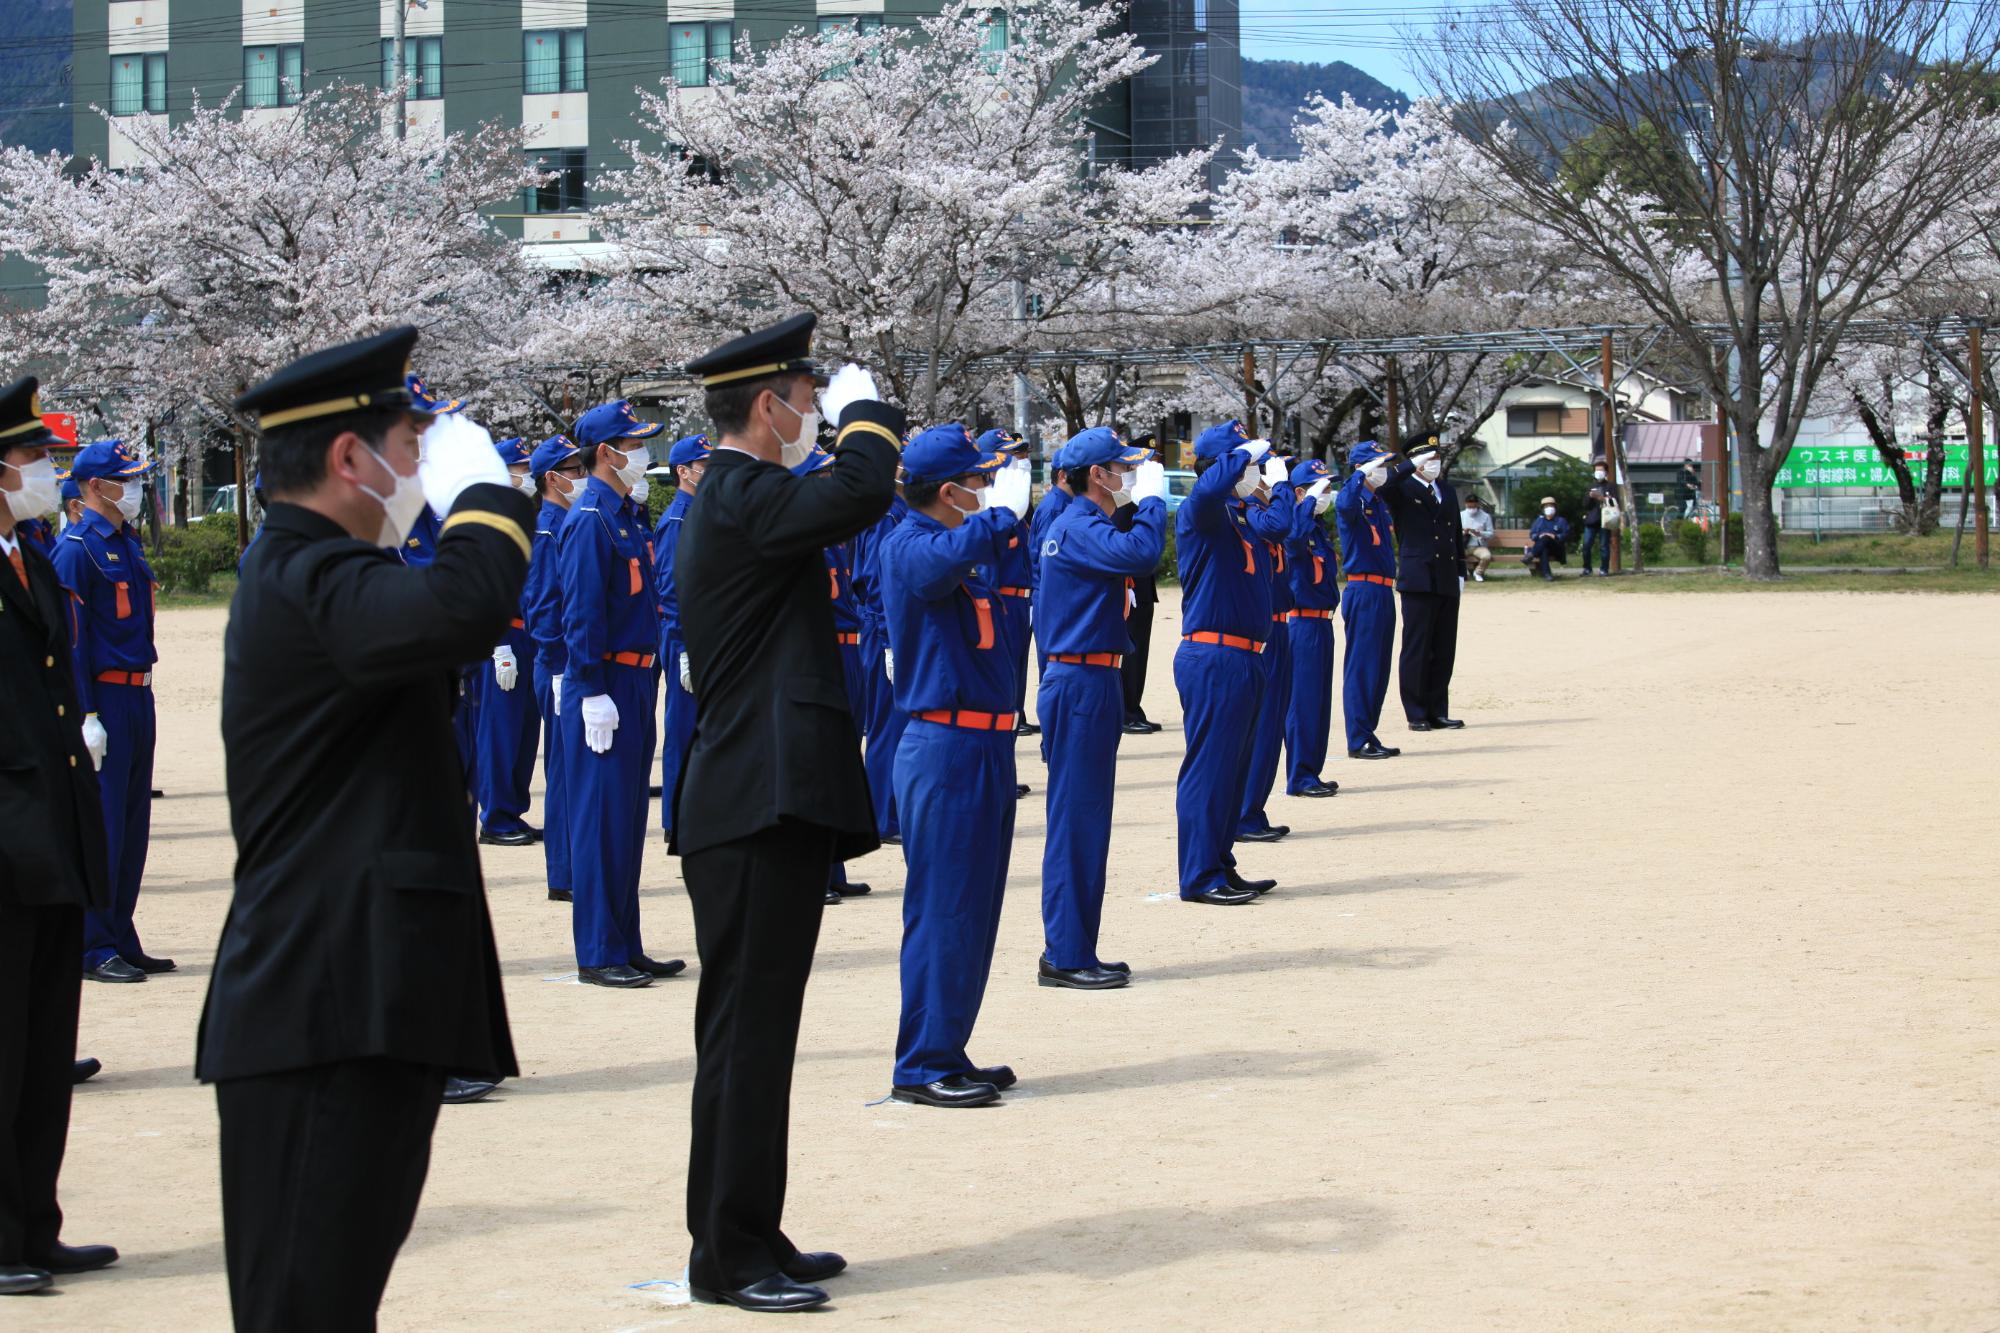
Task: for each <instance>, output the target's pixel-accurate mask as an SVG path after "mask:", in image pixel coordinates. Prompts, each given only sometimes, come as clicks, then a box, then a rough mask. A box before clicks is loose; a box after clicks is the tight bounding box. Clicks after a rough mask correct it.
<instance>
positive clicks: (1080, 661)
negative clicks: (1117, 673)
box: [1049, 653, 1125, 667]
mask: <svg viewBox="0 0 2000 1333" xmlns="http://www.w3.org/2000/svg"><path fill="white" fill-rule="evenodd" d="M1124 660H1125V658H1124V656H1123V655H1122V654H1119V653H1050V654H1049V661H1051V662H1067V663H1068V664H1069V665H1071V666H1108V667H1115V666H1118V665H1119V664H1121V663H1122V662H1124Z"/></svg>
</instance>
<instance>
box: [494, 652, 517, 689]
mask: <svg viewBox="0 0 2000 1333" xmlns="http://www.w3.org/2000/svg"><path fill="white" fill-rule="evenodd" d="M520 678H521V664H520V663H519V662H517V661H515V660H514V650H513V649H512V648H509V647H508V646H507V645H506V644H504V643H503V644H501V645H500V646H499V647H498V648H495V649H494V650H493V683H494V684H495V685H498V686H499V687H500V688H501V689H503V690H511V689H513V688H514V683H515V682H516V681H518V680H520Z"/></svg>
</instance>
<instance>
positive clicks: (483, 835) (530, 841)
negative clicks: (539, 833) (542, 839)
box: [479, 829, 535, 847]
mask: <svg viewBox="0 0 2000 1333" xmlns="http://www.w3.org/2000/svg"><path fill="white" fill-rule="evenodd" d="M479 840H480V841H481V842H483V843H485V844H486V845H487V846H488V847H532V846H534V845H535V835H534V834H532V833H530V832H528V830H526V829H515V830H514V831H513V832H512V833H488V832H487V831H486V830H484V829H481V830H480V831H479Z"/></svg>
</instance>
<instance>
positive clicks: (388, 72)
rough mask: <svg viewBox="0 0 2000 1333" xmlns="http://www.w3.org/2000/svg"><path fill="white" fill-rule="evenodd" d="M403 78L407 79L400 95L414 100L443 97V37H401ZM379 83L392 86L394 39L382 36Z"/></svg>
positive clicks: (422, 100)
mask: <svg viewBox="0 0 2000 1333" xmlns="http://www.w3.org/2000/svg"><path fill="white" fill-rule="evenodd" d="M403 77H404V78H406V79H408V80H409V81H410V87H409V91H408V92H407V93H405V94H404V96H405V97H407V98H409V99H410V100H411V101H414V102H434V101H436V100H437V99H438V98H440V97H443V96H444V38H442V37H405V38H404V39H403ZM382 86H383V87H384V88H393V87H395V86H396V39H395V38H393V37H384V38H383V39H382Z"/></svg>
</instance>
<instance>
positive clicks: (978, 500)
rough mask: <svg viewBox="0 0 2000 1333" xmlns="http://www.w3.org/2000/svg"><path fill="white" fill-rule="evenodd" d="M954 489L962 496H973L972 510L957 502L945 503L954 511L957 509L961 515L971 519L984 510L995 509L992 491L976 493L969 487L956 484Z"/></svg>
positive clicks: (953, 485)
mask: <svg viewBox="0 0 2000 1333" xmlns="http://www.w3.org/2000/svg"><path fill="white" fill-rule="evenodd" d="M952 488H953V489H954V490H956V491H958V492H959V493H961V494H966V493H969V494H970V495H971V496H972V499H973V505H972V508H970V509H967V508H966V507H965V506H964V505H962V504H960V503H958V501H956V500H946V501H945V503H946V504H948V505H950V506H951V507H952V508H953V509H956V510H957V511H958V512H959V513H961V514H964V515H966V516H967V517H970V516H971V515H973V514H976V513H978V512H979V511H980V510H982V509H990V508H992V507H993V495H992V492H991V491H990V490H977V491H975V490H973V489H972V488H971V487H969V486H960V485H958V483H956V482H953V483H952Z"/></svg>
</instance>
